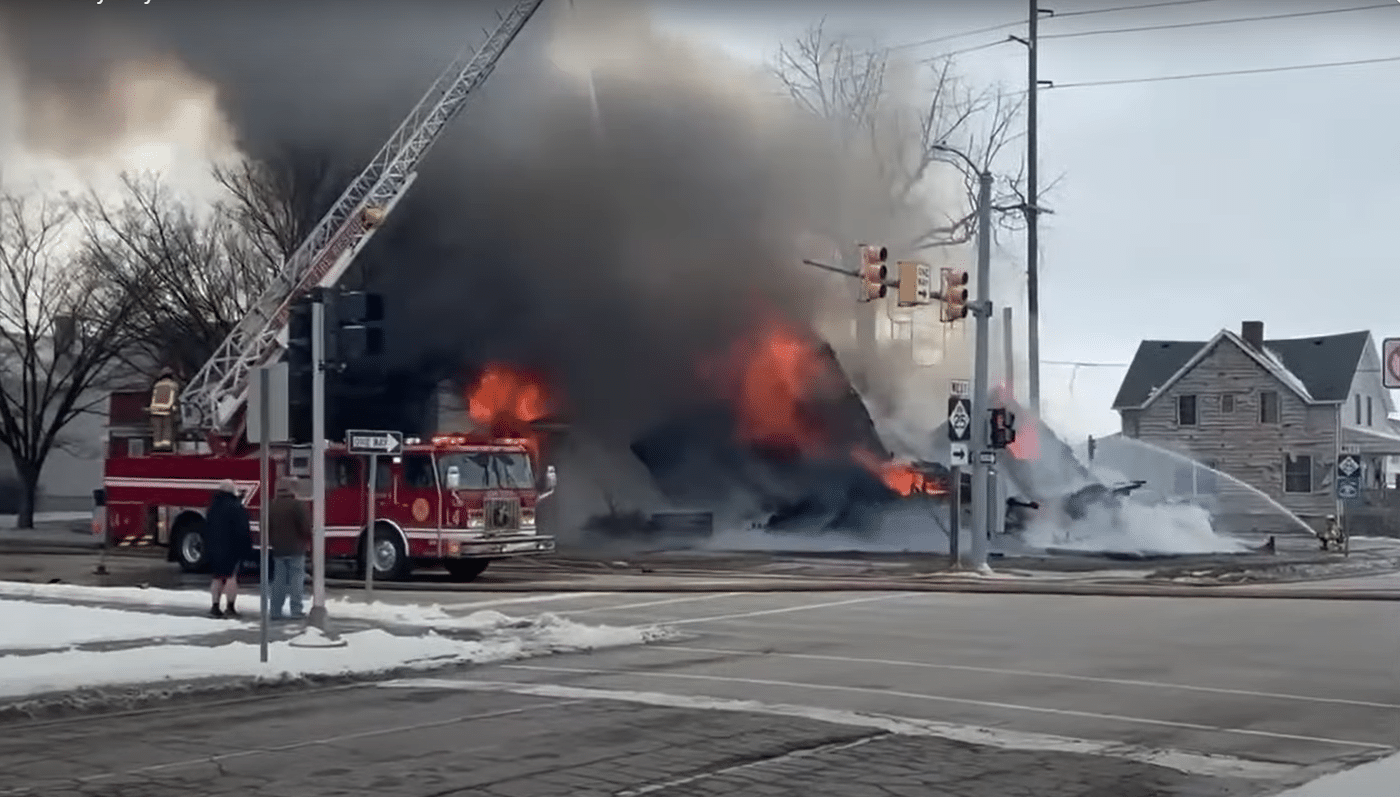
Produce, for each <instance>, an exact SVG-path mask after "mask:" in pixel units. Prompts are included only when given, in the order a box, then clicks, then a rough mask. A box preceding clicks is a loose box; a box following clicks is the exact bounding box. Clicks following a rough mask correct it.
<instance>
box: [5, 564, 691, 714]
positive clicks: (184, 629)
mask: <svg viewBox="0 0 1400 797" xmlns="http://www.w3.org/2000/svg"><path fill="white" fill-rule="evenodd" d="M0 594H4V595H8V596H10V597H12V598H13V597H16V596H17V595H20V594H22V596H23V597H28V598H39V599H48V600H65V599H66V600H68V601H94V602H95V601H102V602H104V603H126V604H128V605H142V606H146V607H162V608H167V609H169V608H176V609H183V608H199V609H204V608H206V603H207V595H206V594H205V593H203V592H192V591H179V590H141V589H120V588H113V589H106V588H101V587H80V586H72V585H64V584H55V585H48V584H44V585H33V584H15V583H12V582H0ZM248 603H249V604H250V608H251V607H253V606H256V605H257V602H256V600H249V601H248ZM328 608H329V611H330V615H331V617H332V618H333V619H334V618H344V619H350V618H356V619H363V620H370V621H381V622H384V624H385V625H388V626H390V627H391V628H393V631H392V632H391V631H390V630H385V629H381V628H375V629H371V630H362V631H353V632H350V633H346V634H344V635H342V636H341V639H342V640H343V641H344V642H345V643H346V644H345V645H343V646H339V647H326V646H316V645H307V644H306V643H307V642H308V641H309V640H307V639H300V640H295V639H292V640H289V639H276V641H273V642H271V643H270V645H269V653H268V663H267V664H263V663H261V661H260V660H259V659H260V657H259V646H258V644H257V642H256V625H255V624H254V623H251V622H246V621H244V622H239V621H231V620H214V619H211V618H203V617H189V616H170V615H164V614H157V613H151V612H146V611H140V612H138V611H128V610H124V609H114V608H107V607H99V606H80V605H72V604H71V603H53V602H42V601H35V600H12V599H11V600H7V599H3V598H0V629H3V630H0V650H2V651H4V652H3V653H0V698H10V699H13V698H20V697H23V696H26V695H36V694H44V693H54V692H67V691H73V690H92V689H102V688H108V687H117V686H134V685H141V686H142V687H143V688H145V689H147V690H150V689H151V687H152V686H157V687H158V686H159V685H160V684H162V683H165V684H173V683H175V682H188V681H197V680H200V679H212V678H219V679H238V680H252V681H254V682H271V683H276V682H281V681H287V680H296V679H303V678H308V677H348V676H370V675H375V674H379V673H389V672H401V671H404V670H410V671H422V670H429V669H435V668H439V667H444V666H451V665H461V664H480V663H485V662H494V661H503V660H510V659H518V658H524V657H528V656H539V655H547V654H550V653H557V652H564V651H582V650H594V649H598V648H606V647H616V646H622V645H635V644H644V643H647V642H652V641H658V640H662V639H667V638H670V637H671V636H672V635H673V632H671V631H668V630H666V629H662V628H659V627H608V626H590V625H583V624H580V623H576V622H573V621H570V620H566V619H563V618H560V617H558V616H555V615H552V614H541V615H538V616H535V617H527V618H516V617H510V616H508V615H505V614H501V613H500V612H496V611H489V610H488V611H477V612H473V613H471V614H467V615H464V616H454V615H452V614H450V613H449V612H446V611H444V610H443V609H441V608H440V607H437V606H427V607H424V606H386V605H383V604H375V605H367V604H355V603H351V602H349V601H331V602H329V604H328ZM293 627H295V626H293ZM273 628H274V632H275V633H277V634H278V635H279V636H280V634H281V633H283V632H282V629H285V628H288V626H286V625H281V624H279V625H276V626H274V627H273ZM453 632H458V633H457V635H454V634H453ZM461 632H467V633H469V634H471V638H463V637H462V636H461ZM316 633H319V632H316ZM230 635H236V636H241V637H242V639H243V640H249V639H250V638H251V640H250V641H241V640H235V641H229V639H230ZM201 638H202V639H201ZM171 640H175V641H171ZM201 641H203V642H204V644H201ZM112 642H119V643H126V645H125V646H124V647H122V648H121V649H106V650H91V649H75V646H78V645H85V644H92V643H112ZM297 642H300V644H295V643H297ZM55 648H63V649H62V650H54V649H55ZM31 651H34V652H31Z"/></svg>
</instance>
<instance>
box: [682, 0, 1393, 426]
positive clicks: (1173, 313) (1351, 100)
mask: <svg viewBox="0 0 1400 797" xmlns="http://www.w3.org/2000/svg"><path fill="white" fill-rule="evenodd" d="M1148 4H1151V5H1156V6H1159V7H1156V8H1141V7H1140V6H1144V5H1148ZM1368 5H1376V6H1380V7H1379V8H1372V9H1369V10H1360V11H1347V12H1338V13H1324V14H1312V13H1310V12H1318V11H1328V12H1331V11H1334V10H1338V9H1349V8H1357V7H1360V6H1368ZM1043 6H1044V7H1046V8H1053V9H1054V10H1055V11H1056V12H1057V17H1058V18H1051V19H1046V20H1044V21H1043V22H1042V24H1041V34H1042V36H1044V37H1045V38H1044V40H1043V42H1042V45H1041V57H1040V77H1041V79H1043V80H1053V81H1054V82H1055V83H1056V84H1058V87H1056V88H1053V89H1049V90H1045V91H1044V92H1043V93H1042V95H1041V97H1042V99H1041V124H1040V131H1041V135H1040V142H1041V160H1040V162H1041V168H1042V175H1044V176H1043V177H1042V183H1044V182H1045V181H1047V180H1048V179H1049V178H1051V177H1053V176H1055V175H1059V174H1061V173H1063V175H1064V180H1063V182H1061V183H1060V185H1059V186H1058V188H1057V190H1056V192H1055V193H1054V194H1053V195H1051V196H1049V197H1046V198H1045V199H1043V204H1045V205H1047V206H1049V207H1051V208H1052V209H1053V211H1054V215H1053V216H1050V217H1048V218H1047V219H1046V220H1045V221H1044V222H1043V223H1042V229H1043V233H1042V236H1041V242H1042V260H1041V264H1042V273H1041V286H1042V287H1041V311H1042V356H1043V358H1044V359H1045V360H1046V361H1047V363H1046V364H1045V365H1044V367H1043V371H1042V374H1043V376H1042V383H1043V394H1044V403H1045V407H1046V414H1047V416H1048V418H1049V420H1050V421H1051V422H1052V423H1053V424H1054V425H1055V426H1057V427H1059V428H1061V429H1062V430H1063V431H1065V432H1066V433H1068V434H1069V435H1072V436H1082V435H1085V434H1091V433H1093V434H1099V433H1107V432H1113V431H1117V428H1118V418H1117V415H1116V413H1114V412H1112V411H1111V410H1110V409H1109V405H1110V404H1111V403H1112V399H1113V395H1114V393H1115V392H1116V391H1117V387H1118V383H1119V381H1120V380H1121V378H1122V376H1123V373H1124V371H1125V367H1126V363H1127V362H1128V361H1129V360H1130V359H1131V358H1132V355H1133V352H1134V350H1135V349H1136V347H1137V344H1138V342H1139V341H1140V340H1142V339H1144V338H1153V339H1184V340H1206V339H1208V338H1210V337H1211V336H1212V335H1213V334H1215V333H1216V332H1217V331H1219V329H1220V328H1222V327H1229V328H1231V329H1233V330H1236V331H1237V330H1238V328H1239V324H1240V322H1241V321H1242V320H1246V319H1250V320H1260V321H1263V322H1264V324H1265V334H1266V335H1267V336H1269V337H1292V336H1306V335H1313V334H1327V333H1336V332H1347V331H1352V330H1359V329H1365V330H1370V331H1371V332H1372V334H1373V335H1374V336H1375V338H1376V340H1377V345H1379V343H1380V340H1381V339H1382V338H1385V337H1387V336H1400V312H1397V302H1398V300H1400V257H1397V255H1396V252H1397V244H1396V241H1395V236H1396V231H1397V230H1400V190H1397V187H1396V185H1395V181H1396V180H1397V178H1400V146H1397V128H1396V122H1397V120H1400V103H1397V98H1398V97H1400V3H1395V2H1391V3H1376V2H1370V3H1368V2H1366V1H1365V0H1351V2H1348V0H1275V2H1268V3H1264V2H1257V1H1255V0H1195V2H1177V3H1171V4H1162V3H1161V2H1160V0H1043ZM1124 6H1139V7H1138V8H1132V9H1129V10H1123V11H1116V12H1110V13H1090V14H1082V13H1081V14H1074V12H1084V11H1094V10H1100V9H1107V8H1121V7H1124ZM1027 11H1028V4H1027V3H1024V2H1020V1H1019V0H978V2H975V3H973V2H967V1H966V0H942V1H936V0H928V1H927V2H922V3H913V2H909V3H886V4H883V5H882V4H879V3H876V2H867V3H840V4H838V3H823V2H814V1H813V0H808V1H807V2H801V3H797V2H792V3H763V4H758V3H744V4H740V3H737V2H734V3H728V2H718V3H716V2H711V3H700V2H692V1H689V0H685V1H682V0H673V2H670V3H668V4H666V5H665V6H663V10H662V11H661V12H660V15H659V18H660V19H661V20H662V21H663V23H664V24H667V25H672V26H675V27H676V28H677V29H680V30H685V31H686V32H687V33H688V34H691V35H696V36H701V37H704V38H706V39H709V40H711V41H714V42H715V43H717V44H719V45H720V46H722V47H724V48H725V49H726V50H728V51H729V52H731V53H734V54H735V55H737V56H739V57H742V58H746V59H752V60H755V61H757V60H762V59H765V58H769V57H771V55H772V54H773V52H774V51H775V50H776V48H777V46H778V44H779V43H780V42H782V41H783V40H785V39H790V38H791V37H793V36H794V35H796V34H799V33H800V32H801V31H802V30H803V28H805V27H806V26H807V25H809V24H811V23H813V22H815V21H817V20H818V19H820V18H821V17H822V16H823V15H825V16H826V17H827V20H828V23H827V24H828V25H829V26H833V27H835V26H841V27H849V28H851V29H855V30H859V31H862V32H864V33H867V34H875V35H879V36H880V37H881V38H882V39H883V40H885V41H887V42H888V43H890V44H906V43H913V42H919V41H922V40H927V39H934V38H941V37H946V36H951V35H954V34H959V33H963V32H966V31H971V30H975V29H979V28H987V27H990V26H995V25H1000V24H1003V23H1016V22H1017V21H1018V20H1019V21H1020V22H1021V23H1022V24H1019V25H1013V26H1012V27H1007V28H1002V29H999V30H995V31H987V32H981V33H974V34H971V35H967V36H959V37H957V38H951V39H947V40H944V41H938V42H934V43H928V44H921V45H917V46H911V47H907V48H902V52H904V53H907V54H911V55H921V56H925V55H926V56H934V55H938V54H940V53H944V52H948V51H950V50H961V49H966V48H971V47H978V46H981V45H990V46H987V47H986V48H984V49H981V50H977V51H975V52H970V53H965V54H963V55H960V56H959V63H960V64H961V65H962V67H963V69H964V71H965V72H966V73H967V74H968V75H969V76H971V77H974V78H976V79H979V80H985V81H996V80H1005V81H1009V82H1011V83H1015V84H1017V85H1018V87H1023V86H1024V81H1025V68H1026V67H1025V63H1026V62H1025V49H1024V47H1022V46H1021V45H1019V44H1016V43H1004V44H994V43H995V42H997V41H998V40H1002V39H1005V37H1006V36H1007V35H1008V34H1013V33H1014V34H1017V35H1024V33H1025V27H1024V24H1023V23H1024V20H1025V17H1026V14H1027ZM1288 14H1309V15H1308V16H1295V17H1292V18H1287V19H1274V20H1262V19H1255V20H1252V21H1248V22H1240V23H1235V24H1220V25H1206V26H1196V27H1186V28H1175V29H1172V28H1167V29H1158V30H1152V31H1142V32H1130V33H1101V32H1100V31H1108V30H1117V29H1122V28H1134V27H1142V26H1155V25H1178V24H1181V23H1195V22H1202V21H1207V20H1223V19H1237V18H1241V17H1261V16H1276V15H1288ZM1090 31H1093V32H1095V33H1094V34H1093V35H1087V36H1079V37H1075V36H1064V37H1062V38H1054V37H1056V36H1058V35H1061V34H1072V33H1080V32H1090ZM1385 57H1391V58H1396V59H1398V60H1395V61H1391V62H1388V63H1378V64H1370V65H1358V66H1343V67H1336V68H1323V69H1304V70H1297V71H1282V72H1274V73H1269V74H1250V75H1236V76H1222V77H1211V78H1202V79H1193V80H1179V81H1161V82H1140V83H1128V84H1123V85H1098V86H1080V87H1075V86H1073V85H1072V84H1076V83H1085V82H1097V81H1110V80H1120V79H1137V78H1155V77H1162V76H1169V75H1184V74H1193V73H1200V72H1220V71H1228V70H1249V69H1261V68H1272V67H1284V66H1294V65H1301V64H1319V63H1324V62H1332V61H1353V60H1361V59H1368V58H1385ZM1014 245H1015V246H1018V247H1020V251H1011V252H1007V253H1004V254H1003V255H1002V256H1003V257H1011V258H1014V259H1015V260H1016V262H1017V263H1020V264H1022V265H1021V267H1022V268H1023V267H1024V265H1023V263H1024V248H1023V247H1024V244H1023V243H1022V242H1015V243H1014ZM995 298H996V301H997V302H998V303H1001V302H1003V301H1006V300H1008V299H1011V300H1014V301H1015V302H1016V304H1015V305H1014V306H1016V307H1017V311H1018V312H1023V311H1024V301H1025V300H1024V295H1021V296H1015V297H995ZM1070 361H1077V362H1090V363H1110V364H1122V365H1121V366H1113V365H1110V366H1102V367H1083V368H1079V369H1077V370H1076V369H1074V368H1072V367H1070V366H1068V365H1062V364H1059V363H1061V362H1070Z"/></svg>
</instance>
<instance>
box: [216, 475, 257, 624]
mask: <svg viewBox="0 0 1400 797" xmlns="http://www.w3.org/2000/svg"><path fill="white" fill-rule="evenodd" d="M204 552H205V553H204V555H205V560H206V561H207V562H208V563H209V572H210V574H211V575H212V576H213V578H214V580H213V582H212V583H211V584H210V586H209V592H210V594H211V596H212V597H213V599H214V604H213V606H211V607H210V608H209V616H210V617H237V616H238V610H237V609H236V608H235V607H234V601H236V600H237V599H238V567H239V565H241V564H243V563H244V562H245V561H247V560H248V559H250V558H252V555H253V530H252V527H251V525H250V523H249V521H248V510H247V509H245V508H244V506H243V501H242V499H240V498H239V497H238V492H237V489H236V488H235V487H234V486H233V482H232V481H231V480H229V479H224V480H223V481H221V482H219V488H218V489H217V490H216V491H215V492H214V498H213V500H212V501H210V502H209V509H208V511H207V512H205V515H204ZM220 595H222V596H223V598H224V608H222V609H220V608H219V596H220Z"/></svg>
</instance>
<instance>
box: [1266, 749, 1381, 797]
mask: <svg viewBox="0 0 1400 797" xmlns="http://www.w3.org/2000/svg"><path fill="white" fill-rule="evenodd" d="M1396 781H1400V755H1396V756H1391V757H1390V758H1383V759H1381V760H1379V761H1372V762H1371V763H1369V764H1362V765H1361V766H1359V767H1356V768H1355V769H1349V770H1347V771H1345V772H1339V773H1337V774H1335V775H1327V776H1325V777H1322V778H1318V779H1317V780H1315V781H1313V782H1312V783H1309V784H1307V785H1306V786H1301V787H1299V788H1297V789H1293V790H1292V791H1288V792H1284V793H1283V794H1280V795H1278V797H1394V795H1395V793H1396V786H1395V783H1396Z"/></svg>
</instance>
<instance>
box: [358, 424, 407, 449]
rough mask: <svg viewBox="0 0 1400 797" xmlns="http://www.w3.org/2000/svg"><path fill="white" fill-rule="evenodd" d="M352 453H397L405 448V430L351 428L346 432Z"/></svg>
mask: <svg viewBox="0 0 1400 797" xmlns="http://www.w3.org/2000/svg"><path fill="white" fill-rule="evenodd" d="M345 445H346V447H347V448H349V449H350V453H351V454H397V453H399V451H401V450H403V432H380V431H371V430H367V429H351V430H349V431H347V432H346V433H345Z"/></svg>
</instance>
